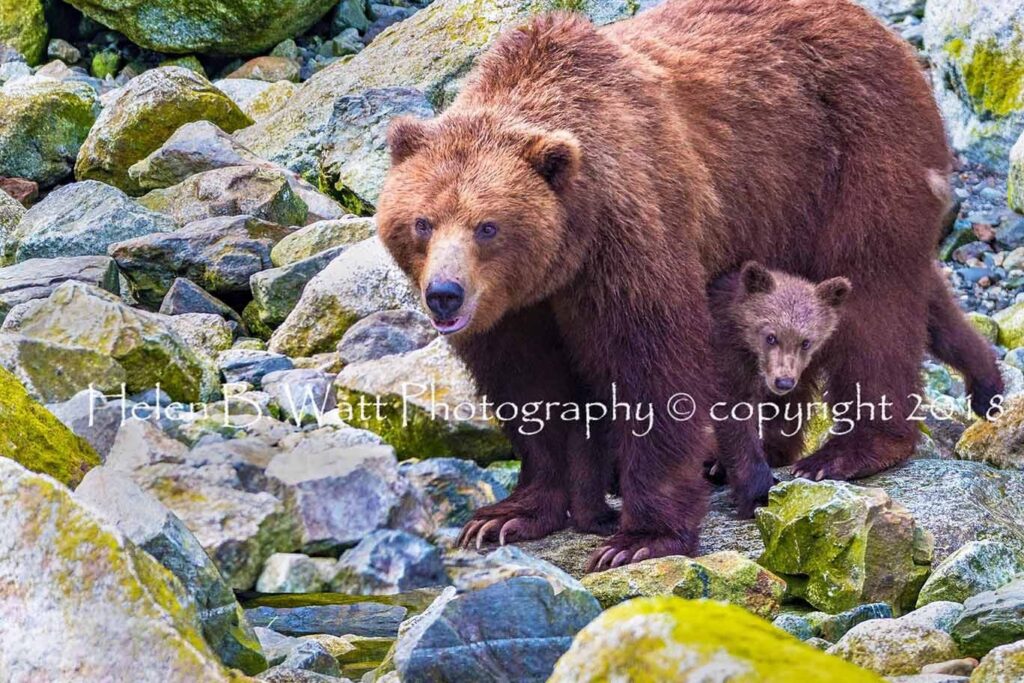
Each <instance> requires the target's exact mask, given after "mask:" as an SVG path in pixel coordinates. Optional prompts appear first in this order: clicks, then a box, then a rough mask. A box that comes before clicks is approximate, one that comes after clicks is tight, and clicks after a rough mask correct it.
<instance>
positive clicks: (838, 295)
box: [814, 277, 853, 308]
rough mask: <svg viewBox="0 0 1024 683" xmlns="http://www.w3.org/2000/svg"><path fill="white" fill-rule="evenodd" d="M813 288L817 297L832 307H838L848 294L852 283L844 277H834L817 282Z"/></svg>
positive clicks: (851, 288)
mask: <svg viewBox="0 0 1024 683" xmlns="http://www.w3.org/2000/svg"><path fill="white" fill-rule="evenodd" d="M814 289H815V291H816V292H817V293H818V298H819V299H821V300H822V301H824V302H825V303H826V304H828V305H829V306H831V307H832V308H839V307H840V306H842V305H843V303H844V302H845V301H846V299H847V298H848V297H849V296H850V292H851V291H852V290H853V284H851V283H850V281H849V280H847V279H846V278H845V277H834V278H832V279H831V280H825V281H824V282H821V283H819V284H818V286H817V287H815V288H814Z"/></svg>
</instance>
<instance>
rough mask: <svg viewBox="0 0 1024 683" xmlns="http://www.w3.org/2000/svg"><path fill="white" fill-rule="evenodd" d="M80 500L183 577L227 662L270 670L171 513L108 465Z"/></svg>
mask: <svg viewBox="0 0 1024 683" xmlns="http://www.w3.org/2000/svg"><path fill="white" fill-rule="evenodd" d="M75 498H76V499H77V500H79V501H81V502H83V503H86V504H88V505H91V506H92V507H94V508H95V509H97V510H99V511H100V513H102V514H103V516H104V517H105V518H106V519H107V520H108V521H110V522H112V523H113V524H114V525H116V526H117V528H118V531H120V532H121V533H123V534H124V535H125V536H126V537H127V538H128V539H129V540H131V541H132V543H134V544H135V545H137V546H138V547H140V548H142V550H145V551H146V552H147V553H149V554H150V555H152V556H153V558H154V559H155V560H157V561H158V562H159V563H160V564H162V565H163V566H164V567H166V568H167V569H168V570H170V572H171V573H172V574H174V575H175V576H176V577H177V579H178V580H179V581H180V582H181V585H182V587H183V588H184V589H185V591H186V593H187V594H188V595H189V596H190V597H191V599H192V600H193V601H194V602H195V604H196V609H197V610H198V612H199V621H200V624H201V628H202V632H203V637H204V638H205V639H206V642H207V643H208V644H209V645H210V647H211V648H213V650H214V652H216V653H217V655H218V656H219V657H220V658H221V661H223V662H224V663H225V664H226V665H228V666H230V667H233V668H237V669H241V670H242V671H244V672H245V673H248V674H255V673H259V672H260V671H263V670H264V669H265V668H266V667H267V662H266V659H264V657H263V653H262V652H261V649H260V646H259V641H257V639H256V634H255V633H254V632H253V630H252V628H251V627H250V626H249V624H248V622H247V621H246V620H245V616H244V614H243V612H242V608H241V606H240V605H239V604H238V602H237V601H236V600H235V594H234V592H232V590H231V588H229V587H228V585H227V584H226V583H225V582H224V579H223V578H222V577H221V575H220V572H219V571H217V567H216V566H215V565H214V564H213V562H212V561H211V560H210V558H209V557H207V555H206V553H205V552H204V551H203V548H202V546H201V545H200V544H199V541H197V540H196V538H195V537H194V536H193V535H192V533H191V532H190V531H189V530H188V529H187V528H186V527H185V525H184V524H182V522H181V520H179V519H178V518H177V517H175V516H174V514H173V513H171V511H170V510H168V509H167V508H166V507H164V506H163V504H161V503H160V502H159V501H158V500H156V499H155V498H153V497H152V496H150V495H149V494H147V493H146V492H145V491H143V490H142V489H141V488H139V487H138V486H137V485H136V484H135V483H134V482H133V481H132V480H131V479H130V478H129V477H128V476H127V475H126V474H124V473H122V472H118V471H116V470H111V469H109V468H106V467H98V468H96V469H93V470H92V471H90V472H89V474H87V475H86V477H85V478H84V479H83V480H82V483H81V484H79V485H78V487H77V488H76V490H75Z"/></svg>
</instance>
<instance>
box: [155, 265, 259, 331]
mask: <svg viewBox="0 0 1024 683" xmlns="http://www.w3.org/2000/svg"><path fill="white" fill-rule="evenodd" d="M160 313H162V314H163V315H183V314H185V313H208V314H213V315H219V316H220V317H222V318H227V319H228V320H232V321H234V322H235V323H237V324H238V325H240V326H241V325H242V318H241V317H240V316H239V315H238V313H236V312H235V310H234V309H233V308H231V307H230V306H228V305H227V304H226V303H224V302H223V301H221V300H220V299H218V298H217V297H215V296H213V295H212V294H210V293H209V292H207V291H206V290H205V289H203V288H202V287H200V286H199V285H197V284H196V283H194V282H192V281H191V280H188V279H186V278H183V277H179V278H175V279H174V282H173V283H171V288H170V289H168V290H167V294H165V295H164V299H163V301H161V302H160ZM243 327H244V326H243Z"/></svg>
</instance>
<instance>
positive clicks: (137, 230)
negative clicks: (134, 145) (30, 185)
mask: <svg viewBox="0 0 1024 683" xmlns="http://www.w3.org/2000/svg"><path fill="white" fill-rule="evenodd" d="M177 227H178V225H177V224H176V223H175V222H174V221H173V220H171V219H170V218H168V217H167V216H164V215H161V214H159V213H156V212H154V211H150V210H149V209H146V208H145V207H142V206H139V205H138V204H137V203H136V202H134V201H133V200H132V199H131V198H129V197H128V195H126V194H125V193H124V192H121V191H120V190H118V189H117V188H116V187H111V186H110V185H105V184H103V183H99V182H96V181H94V180H87V181H85V182H81V183H74V184H71V185H66V186H64V187H62V188H59V189H57V190H55V191H54V192H51V193H50V194H49V195H48V196H47V197H46V198H45V199H44V200H43V201H41V202H39V203H38V204H36V205H35V206H33V207H32V208H31V209H29V210H28V212H26V213H25V215H24V217H23V218H22V220H21V223H19V224H18V227H17V229H16V230H15V231H14V234H12V235H11V237H10V239H9V240H8V241H7V242H5V244H4V254H3V258H4V259H5V260H6V261H7V262H12V261H26V260H28V259H33V258H55V257H59V256H94V255H101V256H105V255H106V253H107V247H109V246H110V245H111V244H114V243H115V242H120V241H122V240H126V239H131V238H133V237H141V236H143V235H150V234H152V233H167V232H171V231H173V230H176V229H177Z"/></svg>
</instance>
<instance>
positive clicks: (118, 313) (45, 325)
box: [19, 282, 219, 401]
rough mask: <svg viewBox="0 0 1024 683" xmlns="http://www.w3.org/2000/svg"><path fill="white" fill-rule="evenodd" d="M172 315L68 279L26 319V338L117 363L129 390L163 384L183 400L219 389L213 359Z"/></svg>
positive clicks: (196, 398)
mask: <svg viewBox="0 0 1024 683" xmlns="http://www.w3.org/2000/svg"><path fill="white" fill-rule="evenodd" d="M168 320H173V318H168V317H165V316H160V315H158V314H155V313H147V312H146V311H141V310H138V309H134V308H130V307H128V306H126V305H124V304H123V303H121V301H120V300H119V299H118V298H116V297H114V296H113V295H112V294H110V293H108V292H105V291H103V290H100V289H97V288H95V287H91V286H89V285H85V284H81V283H78V282H65V283H64V284H62V285H60V286H59V287H57V288H56V289H55V290H54V291H53V293H52V294H51V295H50V296H49V297H48V298H47V299H46V300H45V301H44V302H43V303H42V304H41V305H40V306H39V307H38V308H36V309H35V310H34V311H32V312H30V313H29V314H28V315H27V316H26V317H25V318H24V319H23V320H22V321H21V323H20V326H19V331H20V332H21V334H23V335H24V336H26V337H29V338H32V339H42V340H45V341H50V342H54V343H57V344H65V345H69V346H79V347H83V348H86V349H89V350H92V351H95V352H97V353H100V354H105V355H107V356H109V357H110V358H112V359H113V360H115V361H117V362H118V363H119V364H120V365H121V367H123V368H124V371H125V375H126V377H125V379H126V383H127V390H128V392H129V393H132V392H137V391H144V390H146V389H149V388H151V387H155V386H157V385H160V386H161V388H162V389H163V390H164V391H166V392H167V393H168V394H169V395H170V396H172V397H174V398H175V399H177V400H181V401H200V400H203V399H204V398H207V397H210V396H212V395H214V394H215V392H216V391H218V385H219V381H218V379H217V376H216V371H215V369H214V368H213V365H212V362H210V361H209V360H206V359H203V358H201V357H200V356H198V355H196V353H195V352H194V351H193V350H192V348H191V347H189V346H188V345H187V344H186V343H185V342H184V341H182V339H181V337H179V336H178V335H177V333H176V332H174V331H173V329H172V328H171V327H170V326H169V324H168Z"/></svg>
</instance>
